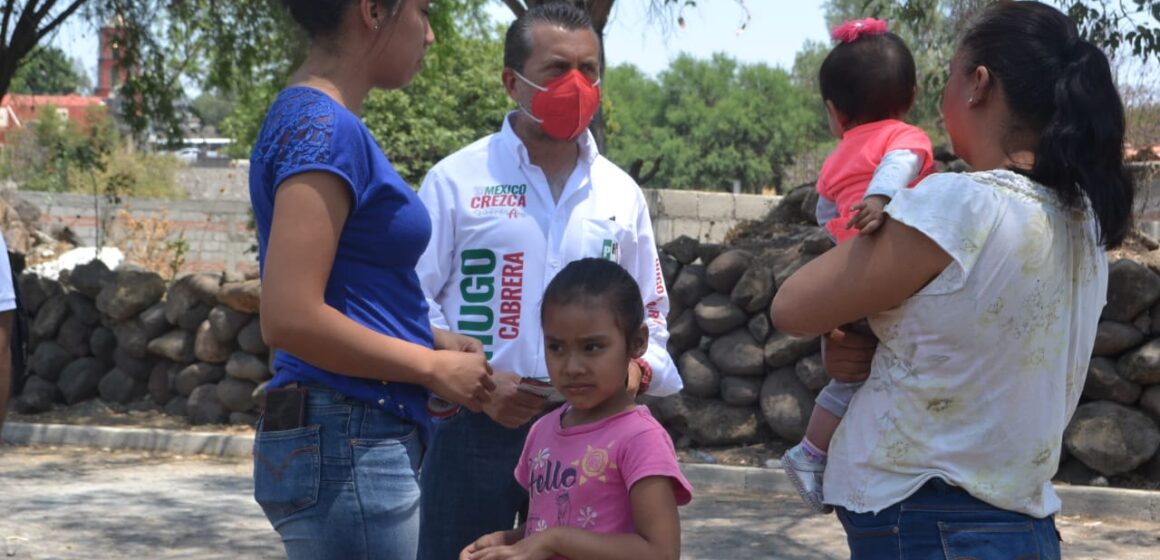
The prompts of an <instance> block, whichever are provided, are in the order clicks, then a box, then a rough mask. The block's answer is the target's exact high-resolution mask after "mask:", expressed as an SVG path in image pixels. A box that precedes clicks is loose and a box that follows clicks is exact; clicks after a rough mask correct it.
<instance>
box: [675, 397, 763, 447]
mask: <svg viewBox="0 0 1160 560" xmlns="http://www.w3.org/2000/svg"><path fill="white" fill-rule="evenodd" d="M656 408H657V411H658V416H659V417H660V418H661V419H662V421H663V422H664V423H665V424H666V425H668V426H671V427H672V428H673V429H674V430H676V431H677V432H678V433H682V434H685V435H687V436H689V438H690V439H692V440H693V441H694V442H696V443H697V445H702V446H712V445H734V444H739V443H750V442H754V441H757V440H759V439H760V438H761V430H760V426H759V424H758V419H757V409H756V408H755V407H752V406H731V405H728V404H725V403H724V402H721V401H719V400H716V399H702V398H698V397H694V396H691V395H685V394H682V393H677V394H676V395H673V396H671V397H666V398H663V399H660V400H659V401H658V402H657V404H656Z"/></svg>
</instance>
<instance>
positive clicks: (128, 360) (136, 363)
mask: <svg viewBox="0 0 1160 560" xmlns="http://www.w3.org/2000/svg"><path fill="white" fill-rule="evenodd" d="M153 363H154V360H152V359H150V358H138V357H136V356H134V355H132V354H130V353H128V352H126V351H125V350H124V349H123V348H117V349H116V350H113V365H115V366H117V369H119V370H121V371H122V372H124V373H126V374H128V375H129V377H132V378H133V379H135V380H137V381H140V382H142V383H144V382H145V381H146V380H148V379H149V372H150V371H153ZM162 402H164V401H162Z"/></svg>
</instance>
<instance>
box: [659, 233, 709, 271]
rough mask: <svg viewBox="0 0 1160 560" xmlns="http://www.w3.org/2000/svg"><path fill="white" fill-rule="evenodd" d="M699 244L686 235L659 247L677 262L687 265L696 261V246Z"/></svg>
mask: <svg viewBox="0 0 1160 560" xmlns="http://www.w3.org/2000/svg"><path fill="white" fill-rule="evenodd" d="M698 245H700V243H699V242H698V241H697V240H696V239H693V238H692V237H689V236H687V235H682V236H680V237H678V238H676V239H674V240H672V241H669V242H668V243H665V244H664V245H661V250H662V251H664V252H665V253H667V254H669V255H672V257H673V258H674V259H677V262H679V263H681V264H684V265H689V264H693V261H695V260H697V246H698Z"/></svg>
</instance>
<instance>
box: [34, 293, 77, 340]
mask: <svg viewBox="0 0 1160 560" xmlns="http://www.w3.org/2000/svg"><path fill="white" fill-rule="evenodd" d="M67 316H68V301H67V300H66V299H65V296H64V295H58V296H53V297H51V298H48V300H47V301H45V302H44V303H43V304H42V305H41V306H40V312H38V313H37V314H36V319H33V321H32V328H31V329H30V330H31V331H32V336H34V337H36V339H37V340H49V339H52V338H56V333H57V331H58V330H60V326H61V325H62V324H63V323H64V320H65V317H67Z"/></svg>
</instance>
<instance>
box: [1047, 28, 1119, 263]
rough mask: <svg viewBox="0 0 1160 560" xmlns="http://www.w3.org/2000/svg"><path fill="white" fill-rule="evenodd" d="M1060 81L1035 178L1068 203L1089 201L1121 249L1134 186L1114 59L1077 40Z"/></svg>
mask: <svg viewBox="0 0 1160 560" xmlns="http://www.w3.org/2000/svg"><path fill="white" fill-rule="evenodd" d="M1064 58H1065V60H1067V62H1066V63H1065V64H1064V66H1063V70H1062V72H1061V73H1060V75H1059V77H1058V78H1057V79H1056V81H1055V92H1054V93H1055V112H1054V113H1053V115H1052V117H1051V120H1050V121H1049V122H1048V123H1047V125H1046V126H1045V127H1044V128H1043V130H1042V132H1041V133H1040V135H1039V148H1038V149H1037V150H1036V153H1035V166H1034V167H1033V168H1032V170H1031V178H1032V179H1034V180H1035V181H1038V182H1039V183H1041V184H1044V185H1053V186H1056V187H1057V189H1058V190H1059V191H1060V192H1059V194H1060V195H1061V197H1063V198H1064V200H1065V201H1067V202H1069V203H1072V204H1075V203H1078V202H1079V193H1080V192H1081V191H1082V192H1083V194H1085V195H1087V199H1088V201H1089V202H1090V203H1091V206H1092V211H1093V212H1094V213H1095V215H1096V217H1097V219H1098V220H1099V223H1100V235H1101V241H1102V242H1103V243H1104V245H1106V246H1108V247H1116V246H1118V245H1119V244H1120V243H1121V242H1123V240H1124V236H1125V235H1127V233H1128V228H1129V227H1130V223H1131V210H1132V208H1131V207H1132V197H1133V189H1132V181H1131V178H1130V177H1129V176H1128V173H1127V171H1126V170H1125V169H1124V158H1123V149H1124V107H1123V104H1122V102H1121V101H1120V96H1119V93H1118V92H1117V91H1116V89H1115V87H1114V86H1113V82H1112V72H1111V68H1110V67H1109V65H1108V59H1107V57H1105V56H1104V53H1103V52H1101V51H1100V50H1099V49H1098V48H1097V47H1096V46H1095V45H1092V44H1091V43H1089V42H1087V41H1083V40H1077V41H1076V42H1075V43H1074V44H1073V45H1072V46H1071V47H1070V49H1069V51H1068V52H1067V53H1066V54H1065V56H1064Z"/></svg>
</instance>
